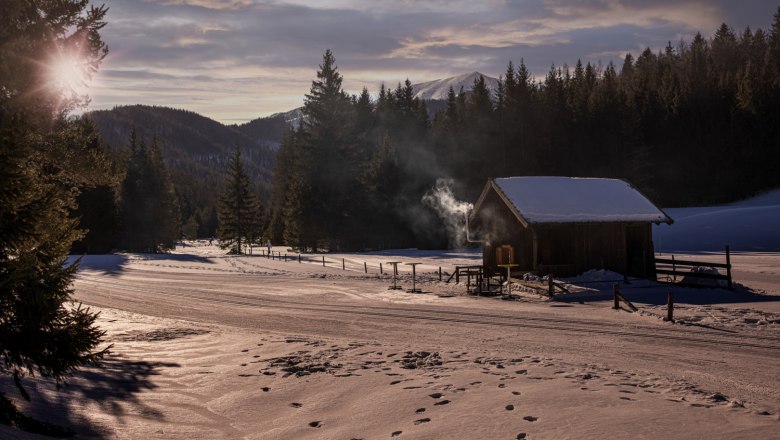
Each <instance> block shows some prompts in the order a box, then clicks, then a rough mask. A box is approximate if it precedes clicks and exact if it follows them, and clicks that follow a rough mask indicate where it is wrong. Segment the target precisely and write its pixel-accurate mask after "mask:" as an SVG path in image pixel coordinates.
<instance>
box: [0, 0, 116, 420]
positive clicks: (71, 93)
mask: <svg viewBox="0 0 780 440" xmlns="http://www.w3.org/2000/svg"><path fill="white" fill-rule="evenodd" d="M86 8H87V2H86V1H75V0H71V1H68V0H63V1H58V2H48V1H46V2H44V1H21V0H8V1H4V2H3V6H2V8H0V10H1V11H2V13H0V84H2V86H0V89H2V93H0V145H2V147H1V148H0V231H2V234H0V280H2V281H0V374H3V375H10V376H12V377H13V379H14V382H15V384H16V385H17V387H18V389H19V390H20V393H21V395H22V396H23V397H24V398H28V399H29V396H28V394H27V393H26V392H25V391H24V387H23V384H22V379H23V378H24V377H25V376H27V375H33V374H39V375H40V376H43V377H50V378H54V379H55V380H56V381H57V383H60V382H61V381H62V380H63V379H64V378H65V377H66V376H67V375H68V374H69V373H71V372H72V371H73V370H75V369H77V368H79V367H80V366H82V365H84V364H90V363H95V362H97V361H99V360H100V358H101V357H102V356H103V355H104V354H105V350H98V349H97V347H98V345H99V344H100V342H101V339H102V336H103V332H102V331H101V330H100V329H99V328H98V327H97V326H96V325H95V320H96V317H97V315H96V314H95V313H93V312H90V311H89V310H88V309H84V308H82V307H81V306H80V305H76V306H69V304H70V303H71V300H72V296H71V295H72V293H73V289H72V287H71V283H72V280H73V275H74V273H75V271H76V267H77V265H75V264H73V265H71V264H68V262H67V256H68V252H69V250H70V247H71V244H72V243H73V242H74V240H76V239H78V238H79V237H80V236H81V235H82V233H81V231H79V230H78V228H77V223H78V222H77V220H76V219H75V218H73V217H72V216H71V212H72V210H73V209H74V208H75V197H76V195H77V193H78V190H77V188H78V187H79V185H78V182H80V181H83V179H86V178H88V177H89V173H88V172H87V171H85V170H89V169H90V168H94V167H93V166H94V165H95V164H94V163H88V162H83V161H82V160H85V161H86V160H87V159H88V157H86V156H84V155H81V154H80V151H79V150H80V149H81V147H83V146H84V145H86V144H87V143H89V139H87V138H85V137H84V136H82V134H79V130H78V129H76V128H74V126H73V125H72V124H74V123H73V122H71V121H68V120H66V119H65V116H67V114H68V113H69V112H70V111H71V110H73V109H74V108H76V107H79V105H80V104H83V103H84V102H86V97H84V96H81V95H78V93H76V91H75V90H74V89H73V88H70V87H60V88H56V89H55V88H52V87H47V86H51V85H52V84H53V83H52V82H51V79H52V78H51V75H52V72H53V69H52V68H51V64H50V61H51V60H50V59H49V57H50V56H51V55H52V50H54V51H55V52H56V53H68V54H71V55H72V56H74V57H75V56H78V57H79V58H80V60H81V61H80V62H81V63H82V64H79V65H80V66H82V67H83V68H84V71H83V72H82V73H83V75H84V77H85V79H86V78H87V77H88V76H89V74H91V73H92V72H94V71H95V70H96V69H97V67H98V66H99V65H100V62H101V61H102V59H103V57H104V56H105V53H106V48H105V45H104V43H103V42H102V41H101V39H100V35H99V30H100V28H101V27H102V26H103V21H102V20H103V17H104V15H105V13H106V8H104V7H99V8H94V7H93V8H91V9H89V10H87V9H86ZM80 161H82V162H80ZM0 412H1V414H0V418H2V419H5V420H11V423H14V422H13V420H19V418H18V417H14V414H9V413H13V412H14V410H13V405H12V404H11V402H9V400H8V398H6V397H5V395H4V394H3V393H0Z"/></svg>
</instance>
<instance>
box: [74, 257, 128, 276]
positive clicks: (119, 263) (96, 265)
mask: <svg viewBox="0 0 780 440" xmlns="http://www.w3.org/2000/svg"><path fill="white" fill-rule="evenodd" d="M79 258H81V260H79ZM127 260H128V258H127V255H122V254H105V255H84V256H81V257H79V256H77V255H71V256H70V257H68V264H73V263H76V262H78V264H79V270H93V271H98V272H104V273H106V274H108V275H119V274H120V273H122V271H123V270H124V268H123V266H124V264H125V263H126V262H127Z"/></svg>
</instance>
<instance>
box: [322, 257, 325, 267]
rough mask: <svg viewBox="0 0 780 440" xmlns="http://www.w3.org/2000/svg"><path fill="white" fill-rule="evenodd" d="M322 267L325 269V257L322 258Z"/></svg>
mask: <svg viewBox="0 0 780 440" xmlns="http://www.w3.org/2000/svg"><path fill="white" fill-rule="evenodd" d="M322 267H325V255H323V256H322Z"/></svg>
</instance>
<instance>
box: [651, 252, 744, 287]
mask: <svg viewBox="0 0 780 440" xmlns="http://www.w3.org/2000/svg"><path fill="white" fill-rule="evenodd" d="M692 267H714V268H721V269H726V274H725V275H724V274H721V273H717V274H715V273H705V272H692V271H691V270H690V268H692ZM655 274H656V280H657V281H659V282H671V283H676V282H677V277H681V278H684V277H689V278H701V279H708V280H723V281H726V283H727V284H728V288H729V290H733V289H734V285H733V284H732V280H731V252H730V251H729V247H728V246H726V262H725V263H717V262H711V261H693V260H681V259H676V258H674V255H672V257H671V258H658V257H656V258H655ZM658 275H666V276H667V277H666V278H667V279H666V280H660V279H658ZM688 285H693V284H688Z"/></svg>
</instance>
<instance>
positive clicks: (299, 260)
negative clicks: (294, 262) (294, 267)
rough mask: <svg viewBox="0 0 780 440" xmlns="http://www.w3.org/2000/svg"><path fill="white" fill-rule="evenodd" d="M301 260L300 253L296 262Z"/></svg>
mask: <svg viewBox="0 0 780 440" xmlns="http://www.w3.org/2000/svg"><path fill="white" fill-rule="evenodd" d="M300 262H301V254H298V263H300Z"/></svg>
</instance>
